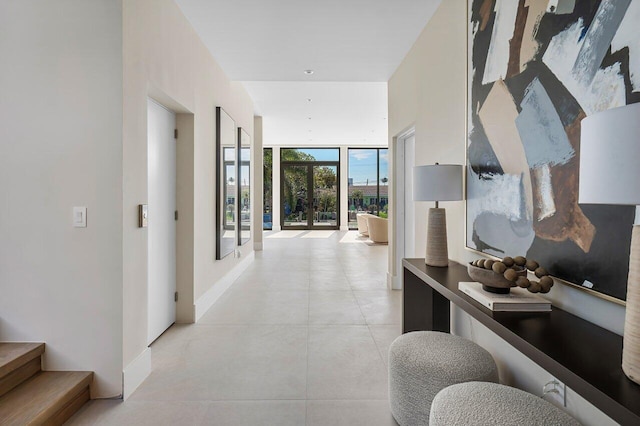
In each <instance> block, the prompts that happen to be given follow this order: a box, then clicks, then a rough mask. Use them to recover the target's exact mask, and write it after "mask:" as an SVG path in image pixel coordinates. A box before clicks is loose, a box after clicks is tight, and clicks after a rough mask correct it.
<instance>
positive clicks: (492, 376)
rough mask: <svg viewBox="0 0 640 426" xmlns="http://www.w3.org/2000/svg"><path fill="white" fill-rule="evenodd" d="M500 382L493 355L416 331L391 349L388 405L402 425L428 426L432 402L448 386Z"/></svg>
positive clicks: (455, 339)
mask: <svg viewBox="0 0 640 426" xmlns="http://www.w3.org/2000/svg"><path fill="white" fill-rule="evenodd" d="M469 381H490V382H497V381H498V369H497V367H496V363H495V361H494V360H493V358H492V357H491V354H490V353H489V352H487V351H486V350H485V349H483V348H482V347H480V346H479V345H477V344H475V343H473V342H472V341H470V340H467V339H464V338H462V337H458V336H454V335H452V334H448V333H439V332H435V331H415V332H412V333H407V334H403V335H402V336H400V337H398V338H397V339H396V340H395V341H394V342H393V343H392V344H391V347H390V348H389V404H390V406H391V414H393V417H394V418H395V419H396V421H397V422H398V424H400V426H417V425H428V424H429V411H430V410H431V401H432V400H433V398H434V397H435V396H436V394H437V393H438V392H440V391H441V390H442V389H444V388H446V387H447V386H450V385H454V384H456V383H462V382H469Z"/></svg>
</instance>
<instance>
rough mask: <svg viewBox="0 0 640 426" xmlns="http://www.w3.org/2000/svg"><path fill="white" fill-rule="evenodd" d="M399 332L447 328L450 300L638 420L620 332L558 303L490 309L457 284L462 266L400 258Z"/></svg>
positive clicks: (571, 383) (622, 417)
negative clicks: (529, 309)
mask: <svg viewBox="0 0 640 426" xmlns="http://www.w3.org/2000/svg"><path fill="white" fill-rule="evenodd" d="M402 265H403V267H404V294H403V305H402V332H403V333H406V332H409V331H416V330H435V331H443V332H449V331H450V324H449V318H450V316H449V312H450V304H449V302H453V303H455V304H456V305H457V306H458V307H460V308H461V309H462V310H464V311H465V312H467V313H468V314H469V315H471V316H472V317H473V318H475V319H476V320H478V321H480V322H481V323H482V324H484V325H485V326H486V327H488V328H489V329H490V330H491V331H493V332H494V333H496V334H497V335H498V336H500V337H501V338H503V339H504V340H506V341H507V342H508V343H509V344H511V345H512V346H514V347H515V348H516V349H517V350H519V351H520V352H522V353H523V354H525V355H526V356H527V357H529V358H530V359H532V360H533V361H534V362H535V363H537V364H538V365H540V366H541V367H542V368H544V369H545V370H547V371H548V372H549V373H551V374H552V375H553V376H555V377H557V378H558V379H559V380H561V381H562V382H564V383H565V385H566V386H568V387H570V388H571V389H572V390H574V391H575V392H577V393H579V394H580V395H582V397H583V398H585V399H586V400H587V401H589V402H590V403H592V404H593V405H594V406H596V407H597V408H598V409H600V410H601V411H602V412H604V413H605V414H606V415H608V416H609V417H611V418H612V419H613V420H615V421H616V422H618V423H620V424H622V425H640V385H637V384H635V383H633V382H632V381H631V380H629V379H628V378H627V377H626V376H625V375H624V373H623V372H622V368H621V366H620V364H621V362H622V337H620V336H618V335H617V334H615V333H612V332H610V331H608V330H605V329H604V328H601V327H598V326H596V325H594V324H593V323H590V322H588V321H586V320H583V319H581V318H579V317H577V316H575V315H572V314H570V313H568V312H566V311H563V310H561V309H559V308H556V307H553V310H552V312H549V313H524V312H516V313H513V312H492V311H490V310H489V309H487V308H485V307H484V306H482V305H481V304H479V303H477V302H476V301H475V300H473V299H471V298H470V297H469V296H467V295H466V294H464V293H462V292H461V291H460V290H458V283H459V282H460V281H473V280H472V279H471V278H470V277H469V275H468V274H467V268H466V267H465V266H463V265H461V264H459V263H456V262H449V267H448V268H437V267H432V266H427V265H425V263H424V259H404V260H403V261H402Z"/></svg>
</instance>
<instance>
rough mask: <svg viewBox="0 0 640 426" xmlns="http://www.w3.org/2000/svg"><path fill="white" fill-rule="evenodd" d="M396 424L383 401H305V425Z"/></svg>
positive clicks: (384, 425) (368, 425) (380, 425)
mask: <svg viewBox="0 0 640 426" xmlns="http://www.w3.org/2000/svg"><path fill="white" fill-rule="evenodd" d="M325 425H331V426H397V423H396V422H395V420H394V419H393V416H392V415H391V413H390V411H389V402H388V401H386V400H383V401H307V426H325Z"/></svg>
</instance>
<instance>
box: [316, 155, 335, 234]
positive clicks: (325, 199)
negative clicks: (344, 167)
mask: <svg viewBox="0 0 640 426" xmlns="http://www.w3.org/2000/svg"><path fill="white" fill-rule="evenodd" d="M313 225H314V226H337V225H338V167H337V166H313Z"/></svg>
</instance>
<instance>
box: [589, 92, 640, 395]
mask: <svg viewBox="0 0 640 426" xmlns="http://www.w3.org/2000/svg"><path fill="white" fill-rule="evenodd" d="M581 128H582V130H581V137H580V186H579V195H578V202H579V203H581V204H617V205H633V206H637V205H639V204H640V167H639V162H640V103H637V104H632V105H627V106H623V107H619V108H613V109H610V110H606V111H603V112H599V113H597V114H593V115H591V116H589V117H586V118H585V119H583V120H582V123H581ZM622 370H623V371H624V374H626V375H627V377H628V378H630V379H631V380H633V381H634V382H636V383H639V384H640V225H637V224H636V225H633V232H632V234H631V253H630V256H629V278H628V281H627V308H626V313H625V324H624V343H623V347H622Z"/></svg>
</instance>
